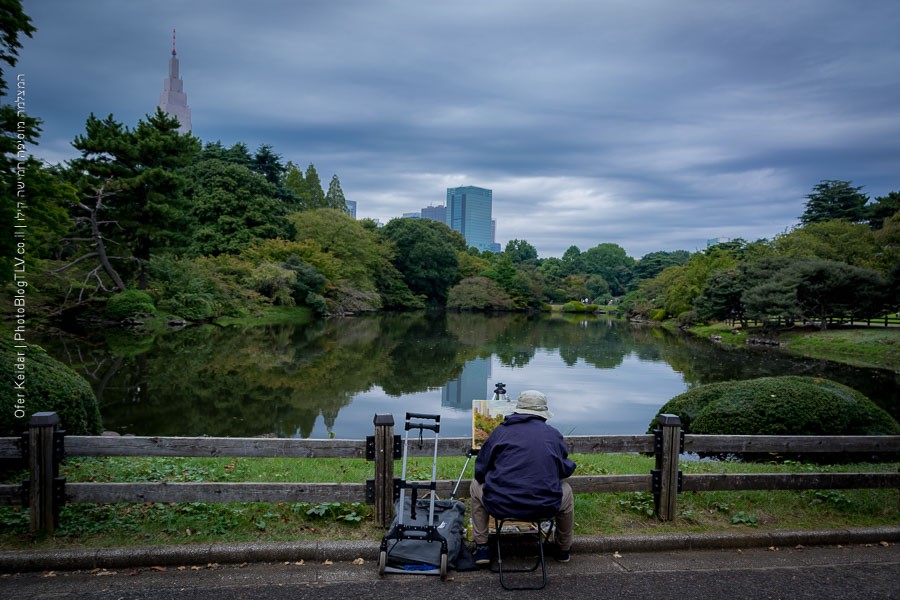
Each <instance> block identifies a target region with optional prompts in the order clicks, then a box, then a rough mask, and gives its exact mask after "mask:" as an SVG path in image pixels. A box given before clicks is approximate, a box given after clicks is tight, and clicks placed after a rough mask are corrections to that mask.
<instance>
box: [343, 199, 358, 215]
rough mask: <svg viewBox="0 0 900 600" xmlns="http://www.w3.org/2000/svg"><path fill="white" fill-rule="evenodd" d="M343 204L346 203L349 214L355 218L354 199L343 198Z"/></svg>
mask: <svg viewBox="0 0 900 600" xmlns="http://www.w3.org/2000/svg"><path fill="white" fill-rule="evenodd" d="M344 204H346V205H347V210H349V211H350V216H351V217H353V218H354V219H355V218H356V200H344Z"/></svg>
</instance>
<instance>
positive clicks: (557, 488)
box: [469, 390, 575, 566]
mask: <svg viewBox="0 0 900 600" xmlns="http://www.w3.org/2000/svg"><path fill="white" fill-rule="evenodd" d="M552 416H553V414H552V413H551V412H550V411H549V410H548V409H547V397H546V396H545V395H544V394H543V393H541V392H539V391H537V390H527V391H524V392H522V393H521V394H519V397H518V398H517V400H516V408H515V410H514V412H513V414H511V415H508V416H507V417H506V419H504V420H503V422H502V423H501V424H500V425H498V426H497V428H496V429H494V431H492V432H491V434H490V435H489V436H488V439H487V440H486V441H485V442H484V444H483V445H482V446H481V449H480V450H479V451H478V458H476V459H475V479H473V480H472V485H471V486H470V488H469V495H470V497H471V498H472V529H473V533H474V536H475V562H476V563H477V564H478V565H481V566H485V565H488V564H490V562H491V550H490V547H489V546H488V517H489V515H493V516H495V517H512V518H514V519H520V520H523V521H525V520H529V519H533V518H535V517H537V516H547V515H556V544H557V547H556V560H558V561H560V562H568V561H569V551H570V549H571V547H572V531H573V528H574V526H575V501H574V498H573V496H572V488H571V487H570V486H569V484H568V483H567V482H566V481H563V480H564V479H566V478H567V477H569V476H570V475H572V473H573V472H574V471H575V463H574V462H572V461H571V460H569V452H568V449H567V448H566V443H565V441H564V440H563V436H562V434H561V433H560V432H559V431H557V430H556V429H555V428H553V427H551V426H550V425H548V424H547V419H549V418H550V417H552Z"/></svg>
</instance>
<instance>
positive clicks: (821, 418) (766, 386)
mask: <svg viewBox="0 0 900 600" xmlns="http://www.w3.org/2000/svg"><path fill="white" fill-rule="evenodd" d="M658 414H675V415H678V416H679V417H680V418H681V423H682V427H683V429H684V430H685V431H686V432H687V433H696V434H708V435H716V434H717V435H898V434H900V425H898V423H897V421H895V420H894V418H893V417H891V416H890V415H889V414H888V413H887V412H885V411H884V410H883V409H881V408H879V407H878V406H877V405H876V404H875V403H874V402H872V401H871V400H869V398H867V397H866V396H865V395H863V394H861V393H860V392H857V391H856V390H853V389H851V388H849V387H847V386H845V385H842V384H840V383H837V382H835V381H830V380H828V379H820V378H816V377H791V376H788V377H763V378H760V379H749V380H746V381H724V382H721V383H713V384H710V385H704V386H700V387H697V388H694V389H692V390H688V391H687V392H685V393H683V394H680V395H678V396H676V397H674V398H672V399H671V400H670V401H669V402H667V403H666V404H665V405H664V406H663V407H662V408H661V409H660V410H659V413H658ZM654 427H655V420H654V423H652V424H651V426H650V429H651V430H652V429H653V428H654Z"/></svg>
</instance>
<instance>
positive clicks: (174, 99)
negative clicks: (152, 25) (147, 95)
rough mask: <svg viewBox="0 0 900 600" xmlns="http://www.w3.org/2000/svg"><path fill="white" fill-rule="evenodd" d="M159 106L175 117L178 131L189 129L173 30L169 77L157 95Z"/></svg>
mask: <svg viewBox="0 0 900 600" xmlns="http://www.w3.org/2000/svg"><path fill="white" fill-rule="evenodd" d="M159 107H160V108H161V109H162V110H163V112H165V113H168V114H169V115H171V116H173V117H176V118H177V119H178V122H179V123H180V124H181V126H180V127H179V128H178V131H180V132H181V133H189V132H190V131H191V109H190V107H188V104H187V94H185V93H184V82H182V81H181V77H179V75H178V56H177V55H176V53H175V30H174V29H173V30H172V58H170V59H169V77H168V78H167V79H164V80H163V91H162V94H160V95H159Z"/></svg>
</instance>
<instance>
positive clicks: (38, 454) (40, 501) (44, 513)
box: [28, 412, 64, 533]
mask: <svg viewBox="0 0 900 600" xmlns="http://www.w3.org/2000/svg"><path fill="white" fill-rule="evenodd" d="M57 425H59V415H57V414H56V413H55V412H39V413H34V414H33V415H31V419H30V420H29V421H28V472H29V475H28V509H29V516H30V519H31V533H38V532H44V533H53V530H54V529H55V528H56V525H57V524H58V520H59V506H60V504H61V502H60V501H58V498H57V492H58V490H59V486H60V485H61V484H63V483H64V480H61V479H59V461H60V460H62V455H63V446H62V444H63V441H62V440H63V438H62V434H63V432H62V431H57V429H56V428H57Z"/></svg>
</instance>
